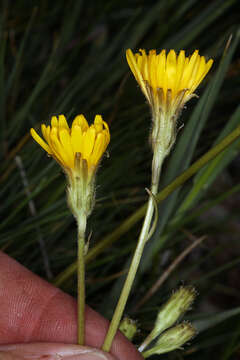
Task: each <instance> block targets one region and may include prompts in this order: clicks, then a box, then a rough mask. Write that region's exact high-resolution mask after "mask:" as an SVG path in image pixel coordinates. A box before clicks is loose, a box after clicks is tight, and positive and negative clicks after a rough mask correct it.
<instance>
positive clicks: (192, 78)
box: [126, 49, 213, 115]
mask: <svg viewBox="0 0 240 360" xmlns="http://www.w3.org/2000/svg"><path fill="white" fill-rule="evenodd" d="M126 57H127V62H128V64H129V66H130V69H131V71H132V73H133V75H134V76H135V79H136V80H137V82H138V83H139V85H140V87H141V89H142V91H143V93H144V95H145V96H146V98H147V100H148V102H149V104H150V105H151V106H152V107H153V109H154V111H156V110H157V108H158V109H161V110H163V111H164V112H170V113H171V114H173V115H174V114H176V113H177V112H178V111H179V110H180V109H181V108H182V106H183V105H184V103H186V102H187V101H188V100H189V99H190V98H191V97H192V96H193V93H194V91H195V89H196V88H197V87H198V85H199V84H200V82H201V81H202V80H203V79H204V77H205V76H206V74H207V73H208V71H209V69H210V68H211V66H212V63H213V60H212V59H210V60H209V61H208V62H206V60H205V58H204V56H200V55H199V54H198V50H195V51H194V53H193V54H192V55H191V56H190V57H186V56H185V52H184V50H181V51H180V52H179V54H178V55H177V54H176V53H175V51H174V50H170V51H169V53H168V54H166V51H165V50H162V51H161V52H160V54H157V53H156V50H150V51H149V54H146V52H145V50H139V53H136V54H133V53H132V51H131V50H130V49H128V50H127V52H126Z"/></svg>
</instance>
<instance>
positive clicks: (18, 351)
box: [0, 343, 117, 360]
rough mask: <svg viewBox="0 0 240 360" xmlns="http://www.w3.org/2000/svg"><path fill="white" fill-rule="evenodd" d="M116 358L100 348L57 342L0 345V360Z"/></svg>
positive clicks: (97, 359)
mask: <svg viewBox="0 0 240 360" xmlns="http://www.w3.org/2000/svg"><path fill="white" fill-rule="evenodd" d="M40 359H41V360H42V359H46V360H60V359H61V360H117V359H116V358H115V357H113V356H112V355H110V354H108V353H105V352H103V351H101V350H100V349H96V348H92V347H89V346H79V345H68V344H58V343H31V344H16V345H1V346H0V360H40Z"/></svg>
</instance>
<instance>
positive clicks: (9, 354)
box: [0, 252, 143, 360]
mask: <svg viewBox="0 0 240 360" xmlns="http://www.w3.org/2000/svg"><path fill="white" fill-rule="evenodd" d="M0 304H1V312H0V360H20V359H29V360H30V359H34V360H37V359H44V360H54V359H63V358H64V359H65V358H66V359H69V360H70V359H71V360H73V359H82V360H91V359H92V360H93V359H106V360H117V359H119V360H120V359H121V360H125V359H126V360H128V359H131V360H141V359H143V358H142V356H141V355H140V353H139V352H138V351H137V350H136V349H135V347H134V346H133V345H132V344H131V343H130V342H129V341H128V340H127V339H126V338H125V337H124V336H123V335H122V334H121V333H119V332H118V334H117V335H116V338H115V340H114V342H113V345H112V349H111V355H109V354H106V353H103V352H101V351H100V350H99V349H100V348H101V345H102V343H103V340H104V336H105V334H106V331H107V328H108V321H107V320H106V319H104V318H103V317H102V316H101V315H99V314H98V313H96V312H95V311H94V310H93V309H91V308H90V307H87V308H86V329H85V332H86V345H87V346H86V347H81V346H77V345H72V344H76V339H77V324H76V318H77V314H76V301H75V300H74V299H73V298H72V297H71V296H69V295H67V294H65V293H64V292H62V291H61V290H59V289H58V288H55V287H54V286H53V285H51V284H49V283H48V282H46V281H44V280H43V279H41V278H40V277H38V276H37V275H35V274H33V273H31V272H30V271H29V270H27V269H26V268H24V267H23V266H22V265H20V264H19V263H18V262H17V261H15V260H13V259H12V258H10V257H9V256H7V255H6V254H4V253H2V252H0Z"/></svg>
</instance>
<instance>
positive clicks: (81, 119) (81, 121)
mask: <svg viewBox="0 0 240 360" xmlns="http://www.w3.org/2000/svg"><path fill="white" fill-rule="evenodd" d="M73 125H79V126H80V127H81V129H82V131H86V130H87V129H88V128H89V125H88V122H87V120H86V118H85V116H84V115H82V114H81V115H77V116H76V117H75V119H74V120H73V123H72V126H73Z"/></svg>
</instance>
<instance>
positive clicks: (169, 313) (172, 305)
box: [154, 286, 196, 335]
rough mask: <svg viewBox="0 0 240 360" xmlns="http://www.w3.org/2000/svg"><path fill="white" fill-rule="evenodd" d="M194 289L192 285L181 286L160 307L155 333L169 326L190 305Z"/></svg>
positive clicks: (193, 297)
mask: <svg viewBox="0 0 240 360" xmlns="http://www.w3.org/2000/svg"><path fill="white" fill-rule="evenodd" d="M195 296H196V291H195V289H194V288H193V287H192V286H186V287H184V286H181V287H180V288H179V289H178V290H177V291H176V292H175V293H174V294H172V296H171V297H170V299H169V300H168V301H167V302H166V304H164V305H163V306H162V308H161V309H160V311H159V313H158V316H157V319H156V322H155V326H154V330H155V332H156V334H157V335H159V334H161V333H162V332H163V331H164V330H166V329H168V328H170V327H171V326H172V325H173V324H175V322H176V321H177V320H178V319H179V318H180V316H182V315H183V314H184V313H185V312H186V311H187V310H188V309H189V308H190V307H191V305H192V303H193V301H194V299H195Z"/></svg>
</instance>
